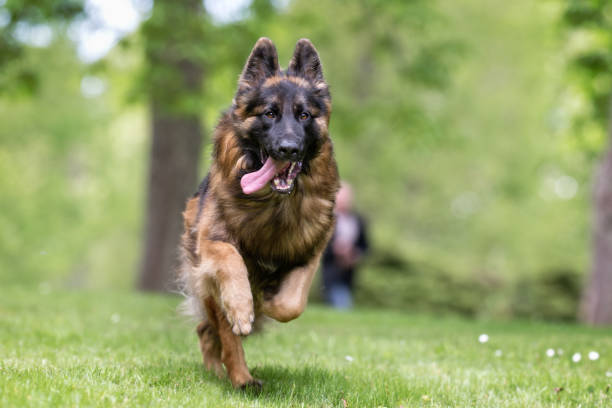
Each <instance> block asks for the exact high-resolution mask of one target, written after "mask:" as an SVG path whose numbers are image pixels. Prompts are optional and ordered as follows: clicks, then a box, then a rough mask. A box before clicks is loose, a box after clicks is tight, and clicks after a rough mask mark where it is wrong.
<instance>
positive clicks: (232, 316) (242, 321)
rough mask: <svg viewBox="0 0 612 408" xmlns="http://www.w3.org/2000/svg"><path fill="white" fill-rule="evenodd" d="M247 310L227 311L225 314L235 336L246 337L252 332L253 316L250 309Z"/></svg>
mask: <svg viewBox="0 0 612 408" xmlns="http://www.w3.org/2000/svg"><path fill="white" fill-rule="evenodd" d="M247 309H249V310H239V309H238V310H237V309H234V310H228V311H227V313H226V314H227V320H228V321H229V324H230V326H231V328H232V332H233V333H234V334H235V335H236V336H246V335H248V334H250V333H251V332H252V331H253V323H254V322H255V314H254V313H253V308H252V307H251V308H247Z"/></svg>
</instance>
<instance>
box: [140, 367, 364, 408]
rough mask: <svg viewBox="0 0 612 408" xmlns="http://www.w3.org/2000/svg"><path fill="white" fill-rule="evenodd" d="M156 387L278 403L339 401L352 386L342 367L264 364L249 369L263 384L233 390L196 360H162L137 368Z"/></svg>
mask: <svg viewBox="0 0 612 408" xmlns="http://www.w3.org/2000/svg"><path fill="white" fill-rule="evenodd" d="M138 371H139V372H140V373H141V374H144V375H145V376H146V377H147V378H148V381H147V382H148V385H149V386H152V387H155V388H173V389H177V388H180V389H183V390H184V391H186V392H189V391H188V390H189V389H193V387H194V386H195V387H196V389H197V388H198V387H201V386H204V387H205V388H208V389H209V390H210V389H212V388H215V389H216V390H217V392H221V393H223V394H230V395H232V396H233V397H235V398H237V399H244V400H245V401H265V402H269V403H274V404H276V405H279V406H290V405H291V406H293V405H302V404H304V405H306V406H309V405H313V404H315V405H320V404H323V405H333V406H336V405H337V404H338V403H341V399H342V398H344V397H345V396H346V394H347V392H350V391H351V389H352V388H353V387H352V386H351V384H350V382H349V381H348V379H347V378H346V377H345V375H344V373H342V371H330V370H324V369H321V368H318V367H316V366H313V365H305V366H302V367H298V368H293V367H291V368H289V367H284V366H276V365H266V366H256V367H255V368H253V369H251V374H252V375H253V376H254V377H256V378H259V379H261V380H262V381H263V382H264V384H263V388H262V390H261V391H255V390H252V389H247V390H234V389H233V388H232V386H231V384H230V381H229V379H227V378H218V377H217V376H216V375H214V374H213V373H211V372H209V371H207V370H206V369H205V368H204V366H203V365H202V364H201V363H198V362H195V361H194V362H187V361H184V362H180V363H178V364H177V363H176V362H173V363H171V362H164V363H162V364H156V365H152V366H146V367H142V368H140V369H139V370H138Z"/></svg>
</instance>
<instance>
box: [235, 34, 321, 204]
mask: <svg viewBox="0 0 612 408" xmlns="http://www.w3.org/2000/svg"><path fill="white" fill-rule="evenodd" d="M329 114H330V97H329V91H328V88H327V84H326V83H325V82H324V80H323V74H322V71H321V64H320V61H319V57H318V54H317V52H316V50H315V49H314V47H313V46H312V44H311V43H310V41H308V40H300V41H299V42H298V44H297V46H296V50H295V53H294V55H293V58H292V59H291V62H290V64H289V68H288V69H287V71H285V72H282V71H280V69H279V67H278V60H277V56H276V49H275V48H274V45H273V44H272V42H271V41H270V40H268V39H260V40H259V41H258V42H257V44H256V45H255V48H254V49H253V51H252V52H251V55H250V57H249V59H248V60H247V63H246V65H245V67H244V70H243V72H242V75H241V77H240V82H239V87H238V92H237V94H236V98H235V100H234V106H233V112H232V116H233V119H234V123H235V124H236V125H237V127H238V128H239V129H240V130H241V133H242V137H241V146H242V148H243V150H244V152H245V155H247V157H248V158H249V159H250V160H249V161H250V162H251V163H252V167H253V170H254V171H253V172H251V173H249V174H246V175H245V176H243V178H242V180H241V186H242V189H243V192H244V193H246V194H251V193H253V192H255V191H258V190H259V189H261V188H263V187H265V185H266V184H268V183H270V187H271V188H272V189H273V190H275V191H277V192H279V193H285V194H288V193H291V191H293V189H294V187H295V184H296V182H297V179H298V177H299V175H300V174H301V173H302V172H307V171H308V163H309V162H310V160H312V159H313V158H314V157H315V156H316V154H317V153H318V150H319V147H320V145H321V142H322V140H323V138H324V137H327V124H328V121H329Z"/></svg>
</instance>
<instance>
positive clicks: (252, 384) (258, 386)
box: [239, 378, 263, 393]
mask: <svg viewBox="0 0 612 408" xmlns="http://www.w3.org/2000/svg"><path fill="white" fill-rule="evenodd" d="M239 388H240V389H241V390H244V391H247V392H254V393H259V392H261V390H262V388H263V381H261V380H259V379H257V378H252V379H251V380H250V381H247V382H246V383H244V384H242V385H241V386H240V387H239Z"/></svg>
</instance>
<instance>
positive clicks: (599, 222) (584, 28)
mask: <svg viewBox="0 0 612 408" xmlns="http://www.w3.org/2000/svg"><path fill="white" fill-rule="evenodd" d="M611 11H612V1H609V0H569V1H568V2H567V8H566V11H565V15H564V17H565V21H566V22H567V23H568V25H569V26H570V27H571V28H572V30H574V31H575V32H578V31H580V32H582V34H585V33H588V34H589V35H590V36H591V38H592V41H591V42H590V44H589V46H588V47H586V48H585V49H583V50H581V51H580V52H579V53H578V55H576V56H575V57H574V58H573V59H572V60H571V64H572V68H573V72H574V73H575V74H576V76H575V81H576V83H577V84H578V86H579V87H580V89H581V90H582V92H583V93H584V95H585V96H586V99H587V101H588V105H589V107H590V109H588V110H587V113H586V114H584V115H582V116H579V117H577V118H576V120H575V125H576V127H577V129H578V130H579V131H581V130H585V128H586V127H587V125H588V123H590V122H591V123H592V122H593V121H594V122H595V123H596V124H597V126H598V127H600V130H601V132H602V133H604V132H605V129H606V128H607V129H608V131H607V134H608V137H607V139H608V140H607V147H605V150H606V152H605V153H604V154H603V156H602V157H601V159H600V160H599V162H598V164H597V165H596V166H595V169H594V173H593V197H592V200H593V217H592V270H591V276H590V281H589V283H588V284H587V287H586V290H585V292H584V295H583V301H582V310H581V318H582V319H583V320H584V321H586V322H588V323H591V324H596V325H610V324H612V296H611V295H610V294H612V103H611V99H610V98H611V96H612V77H611V76H610V72H612V16H611V15H610V13H611ZM585 149H586V150H590V149H589V148H588V147H585ZM589 153H591V152H589Z"/></svg>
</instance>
